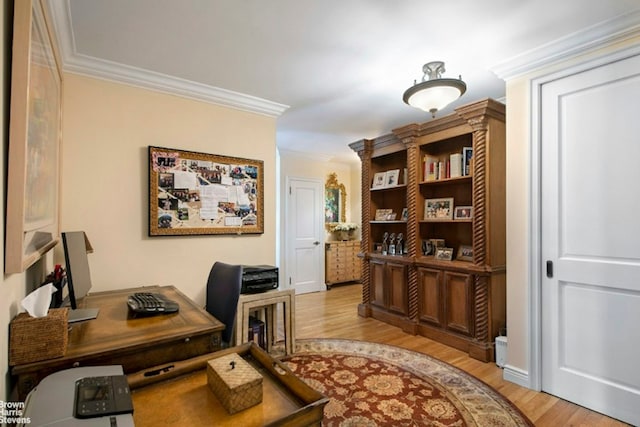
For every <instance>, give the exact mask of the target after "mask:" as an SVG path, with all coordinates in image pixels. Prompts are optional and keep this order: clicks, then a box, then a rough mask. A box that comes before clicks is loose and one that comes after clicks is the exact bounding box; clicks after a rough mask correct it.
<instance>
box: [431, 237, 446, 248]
mask: <svg viewBox="0 0 640 427" xmlns="http://www.w3.org/2000/svg"><path fill="white" fill-rule="evenodd" d="M429 240H431V243H432V244H433V248H434V250H435V248H444V239H429Z"/></svg>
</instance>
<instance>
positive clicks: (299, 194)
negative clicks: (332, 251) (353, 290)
mask: <svg viewBox="0 0 640 427" xmlns="http://www.w3.org/2000/svg"><path fill="white" fill-rule="evenodd" d="M287 181H288V185H287V187H288V189H289V194H288V197H289V199H288V209H287V218H286V220H285V221H286V230H287V239H286V241H287V246H288V250H287V251H286V253H287V273H288V275H289V283H290V284H291V287H292V288H294V289H295V290H296V294H302V293H306V292H316V291H322V290H325V289H326V286H325V284H324V250H323V248H324V244H323V238H324V234H323V226H324V215H323V213H324V208H323V206H324V184H323V183H322V182H321V181H319V180H311V179H303V178H291V179H289V178H288V179H287Z"/></svg>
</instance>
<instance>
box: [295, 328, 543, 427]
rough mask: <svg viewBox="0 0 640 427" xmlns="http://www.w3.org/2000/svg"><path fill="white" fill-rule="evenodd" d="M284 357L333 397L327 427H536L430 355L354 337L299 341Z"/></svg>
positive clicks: (327, 408)
mask: <svg viewBox="0 0 640 427" xmlns="http://www.w3.org/2000/svg"><path fill="white" fill-rule="evenodd" d="M284 361H285V362H286V364H287V365H288V366H289V368H290V369H291V370H292V371H293V372H295V374H296V375H297V376H299V377H301V378H302V379H303V380H304V381H305V382H307V384H309V385H310V386H312V387H313V388H315V389H316V390H318V391H320V392H321V393H323V394H324V395H325V396H327V397H329V398H330V401H329V403H328V404H327V405H326V406H325V410H324V421H323V425H324V426H327V427H329V426H331V427H333V426H340V427H352V426H438V427H448V426H455V427H458V426H460V427H461V426H478V427H486V426H530V425H532V424H531V423H530V422H529V421H528V420H527V419H526V418H525V417H524V416H523V415H522V414H521V413H520V411H519V410H517V409H516V408H515V407H513V406H512V404H511V403H510V402H508V401H507V400H506V399H505V398H504V397H503V396H501V395H500V394H499V393H497V392H496V391H495V390H493V389H492V388H490V387H489V386H487V385H486V384H484V383H483V382H481V381H480V380H478V379H476V378H474V377H472V376H470V375H468V374H466V373H465V372H463V371H461V370H459V369H457V368H455V367H453V366H451V365H449V364H447V363H444V362H440V361H438V360H436V359H433V358H431V357H429V356H427V355H424V354H421V353H417V352H412V351H409V350H405V349H401V348H399V347H393V346H389V345H383V344H375V343H369V342H362V341H350V340H331V339H327V340H299V341H298V342H297V343H296V352H295V354H294V355H293V356H289V357H286V358H284Z"/></svg>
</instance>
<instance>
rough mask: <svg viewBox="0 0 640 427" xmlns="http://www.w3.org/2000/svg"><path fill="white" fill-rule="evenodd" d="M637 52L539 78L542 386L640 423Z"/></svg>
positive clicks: (639, 60)
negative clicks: (542, 80) (556, 76)
mask: <svg viewBox="0 0 640 427" xmlns="http://www.w3.org/2000/svg"><path fill="white" fill-rule="evenodd" d="M639 111H640V56H636V57H631V58H627V59H624V60H619V61H616V62H612V63H609V64H607V65H604V66H600V67H597V68H592V69H589V70H587V71H583V72H580V73H576V74H573V75H570V76H568V77H564V78H561V79H558V80H554V81H551V82H549V83H546V84H544V85H543V86H542V92H541V112H540V117H541V137H542V141H541V150H542V155H541V162H540V163H541V169H542V170H541V177H542V182H541V190H542V191H541V192H542V212H541V215H542V216H541V218H542V223H541V224H542V236H541V237H542V265H543V266H544V268H545V269H546V271H543V272H542V275H543V280H542V313H541V314H542V316H541V318H542V389H543V390H544V391H546V392H548V393H551V394H554V395H557V396H559V397H562V398H563V399H566V400H569V401H572V402H575V403H578V404H580V405H582V406H586V407H588V408H590V409H593V410H596V411H599V412H602V413H605V414H607V415H609V416H611V417H614V418H618V419H621V420H623V421H625V422H628V423H631V424H633V425H640V410H638V408H640V369H638V361H639V360H640V328H638V325H639V324H640V244H639V237H640V221H639V220H638V215H639V213H640V190H639V187H638V185H639V183H640V167H638V159H640V143H639V138H640V120H638V117H637V116H638V112H639Z"/></svg>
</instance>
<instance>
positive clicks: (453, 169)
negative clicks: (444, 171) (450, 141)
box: [449, 153, 462, 178]
mask: <svg viewBox="0 0 640 427" xmlns="http://www.w3.org/2000/svg"><path fill="white" fill-rule="evenodd" d="M449 163H450V173H449V177H450V178H457V177H459V176H462V153H453V154H451V155H450V156H449Z"/></svg>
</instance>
